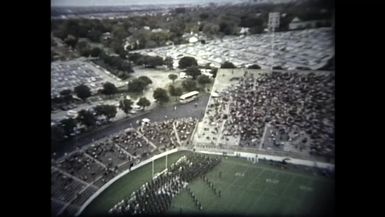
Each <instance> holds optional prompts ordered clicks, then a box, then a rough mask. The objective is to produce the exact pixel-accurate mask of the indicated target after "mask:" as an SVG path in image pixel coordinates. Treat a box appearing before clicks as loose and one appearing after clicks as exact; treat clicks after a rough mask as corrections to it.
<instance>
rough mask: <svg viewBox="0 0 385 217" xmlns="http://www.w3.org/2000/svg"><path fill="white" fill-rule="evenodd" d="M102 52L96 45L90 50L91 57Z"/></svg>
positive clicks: (97, 55)
mask: <svg viewBox="0 0 385 217" xmlns="http://www.w3.org/2000/svg"><path fill="white" fill-rule="evenodd" d="M102 52H103V50H102V49H100V48H98V47H94V48H92V49H91V50H90V55H91V56H92V57H99V56H100V54H101V53H102Z"/></svg>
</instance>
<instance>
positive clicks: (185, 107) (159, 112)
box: [53, 94, 209, 159]
mask: <svg viewBox="0 0 385 217" xmlns="http://www.w3.org/2000/svg"><path fill="white" fill-rule="evenodd" d="M208 100H209V95H208V94H206V95H201V96H200V97H199V98H198V99H196V100H194V101H192V102H190V103H187V104H177V105H176V110H175V105H167V106H158V107H157V108H155V109H154V110H151V111H149V112H148V113H145V114H142V115H139V116H137V117H134V118H131V119H122V120H119V121H116V122H113V123H111V124H109V125H106V126H102V127H100V128H98V129H95V130H93V131H91V132H87V133H85V134H83V135H79V136H76V137H74V138H72V139H69V140H67V141H65V142H63V143H62V144H60V145H59V147H58V148H57V149H56V150H53V152H55V153H56V156H55V159H57V158H60V157H61V156H63V155H64V153H70V152H72V151H74V150H76V148H77V147H79V148H81V147H83V146H85V145H87V144H89V143H91V142H92V141H93V140H98V139H101V138H103V137H106V136H108V135H111V134H114V133H117V132H119V131H121V130H123V129H126V128H129V127H134V128H135V127H137V126H138V124H137V123H136V121H137V120H141V119H143V118H148V119H150V120H151V121H152V122H159V121H163V120H165V119H171V118H183V117H194V118H198V119H202V117H203V115H204V113H205V109H206V105H207V102H208ZM195 103H197V106H195Z"/></svg>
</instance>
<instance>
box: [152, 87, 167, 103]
mask: <svg viewBox="0 0 385 217" xmlns="http://www.w3.org/2000/svg"><path fill="white" fill-rule="evenodd" d="M152 96H153V97H154V99H155V100H156V101H157V102H160V103H163V102H168V100H169V98H168V95H167V92H166V90H164V89H162V88H156V89H155V91H154V94H153V95H152Z"/></svg>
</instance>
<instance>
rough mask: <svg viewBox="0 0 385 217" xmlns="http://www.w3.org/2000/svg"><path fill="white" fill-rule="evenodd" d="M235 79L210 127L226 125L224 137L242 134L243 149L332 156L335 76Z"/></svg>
mask: <svg viewBox="0 0 385 217" xmlns="http://www.w3.org/2000/svg"><path fill="white" fill-rule="evenodd" d="M237 81H238V83H237V84H235V85H231V86H230V87H229V88H227V89H225V90H224V91H222V92H220V93H219V94H218V95H219V96H218V97H216V98H214V99H213V100H214V101H213V103H212V104H211V105H209V107H208V109H207V111H206V115H207V116H208V120H209V121H210V123H211V122H213V123H214V124H215V123H216V122H217V121H218V120H222V121H226V122H225V125H224V129H223V136H224V137H226V136H233V135H238V136H240V141H239V144H240V146H241V147H259V146H260V145H262V147H263V148H265V149H268V150H270V149H273V150H281V151H287V150H295V151H296V152H303V151H306V153H308V154H310V155H313V156H322V157H327V158H330V157H333V156H334V73H332V72H330V73H329V72H317V73H315V72H277V71H273V72H272V73H262V74H260V75H258V77H257V76H254V74H253V73H247V72H245V76H244V77H239V78H237ZM218 123H222V122H221V121H220V122H218ZM218 123H217V124H216V125H215V127H214V131H215V132H218V131H219V129H220V125H218Z"/></svg>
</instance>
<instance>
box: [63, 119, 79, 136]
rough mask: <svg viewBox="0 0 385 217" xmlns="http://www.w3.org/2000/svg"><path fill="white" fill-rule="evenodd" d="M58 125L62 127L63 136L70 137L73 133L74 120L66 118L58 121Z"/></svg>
mask: <svg viewBox="0 0 385 217" xmlns="http://www.w3.org/2000/svg"><path fill="white" fill-rule="evenodd" d="M60 125H61V126H62V127H63V130H64V134H65V135H67V136H70V134H71V133H73V132H74V128H75V127H76V120H75V119H73V118H67V119H63V120H61V121H60Z"/></svg>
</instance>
